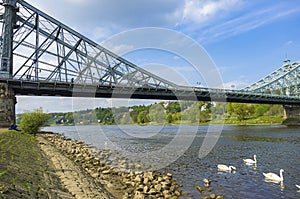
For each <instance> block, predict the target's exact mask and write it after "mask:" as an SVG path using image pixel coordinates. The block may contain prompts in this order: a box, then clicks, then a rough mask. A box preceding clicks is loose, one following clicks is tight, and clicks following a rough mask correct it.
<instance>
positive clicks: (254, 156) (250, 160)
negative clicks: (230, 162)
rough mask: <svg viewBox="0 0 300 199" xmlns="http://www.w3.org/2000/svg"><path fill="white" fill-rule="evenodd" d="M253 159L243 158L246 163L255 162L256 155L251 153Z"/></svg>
mask: <svg viewBox="0 0 300 199" xmlns="http://www.w3.org/2000/svg"><path fill="white" fill-rule="evenodd" d="M253 159H254V160H252V159H243V160H244V163H246V164H256V155H253Z"/></svg>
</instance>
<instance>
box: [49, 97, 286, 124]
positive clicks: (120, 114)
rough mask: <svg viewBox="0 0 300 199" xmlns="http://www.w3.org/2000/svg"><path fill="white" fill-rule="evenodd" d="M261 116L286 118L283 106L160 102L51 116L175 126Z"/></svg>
mask: <svg viewBox="0 0 300 199" xmlns="http://www.w3.org/2000/svg"><path fill="white" fill-rule="evenodd" d="M261 116H283V108H282V106H280V105H266V104H243V103H207V102H160V103H155V104H151V105H148V106H145V105H139V106H132V107H119V108H96V109H95V110H85V111H77V112H74V113H71V112H70V113H52V114H51V117H52V120H51V121H52V123H53V122H54V121H55V123H56V124H64V125H66V124H69V125H71V124H75V123H79V124H91V123H101V124H148V123H152V124H162V123H169V124H176V123H181V122H185V123H193V124H195V123H204V122H208V121H211V120H216V119H237V120H238V121H243V120H248V119H253V118H258V117H261Z"/></svg>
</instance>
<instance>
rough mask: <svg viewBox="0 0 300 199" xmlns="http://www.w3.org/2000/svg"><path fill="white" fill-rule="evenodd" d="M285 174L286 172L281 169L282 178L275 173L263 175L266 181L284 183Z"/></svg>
mask: <svg viewBox="0 0 300 199" xmlns="http://www.w3.org/2000/svg"><path fill="white" fill-rule="evenodd" d="M283 172H284V170H283V169H280V171H279V173H280V176H278V175H277V174H275V173H263V175H264V176H265V178H266V180H270V181H275V182H279V181H283V174H282V173H283Z"/></svg>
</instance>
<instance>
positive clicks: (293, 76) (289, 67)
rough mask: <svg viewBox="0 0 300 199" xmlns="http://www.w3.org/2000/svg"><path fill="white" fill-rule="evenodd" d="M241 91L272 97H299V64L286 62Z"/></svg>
mask: <svg viewBox="0 0 300 199" xmlns="http://www.w3.org/2000/svg"><path fill="white" fill-rule="evenodd" d="M242 90H246V91H252V92H259V93H264V94H273V95H287V96H300V64H299V62H293V63H291V62H290V61H289V60H287V61H285V64H284V65H283V66H281V67H280V68H279V69H278V70H276V71H274V72H273V73H271V74H270V75H268V76H266V77H265V78H263V79H261V80H259V81H258V82H256V83H254V84H252V85H250V86H248V87H246V88H244V89H242Z"/></svg>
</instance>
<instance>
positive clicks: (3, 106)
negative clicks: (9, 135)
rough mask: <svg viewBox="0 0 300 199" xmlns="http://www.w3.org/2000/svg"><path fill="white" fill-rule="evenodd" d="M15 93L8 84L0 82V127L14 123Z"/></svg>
mask: <svg viewBox="0 0 300 199" xmlns="http://www.w3.org/2000/svg"><path fill="white" fill-rule="evenodd" d="M16 102H17V100H16V97H15V93H14V91H13V90H12V89H10V88H9V86H8V84H6V83H0V127H1V128H7V127H9V126H10V125H12V124H15V123H16V114H15V105H16Z"/></svg>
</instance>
